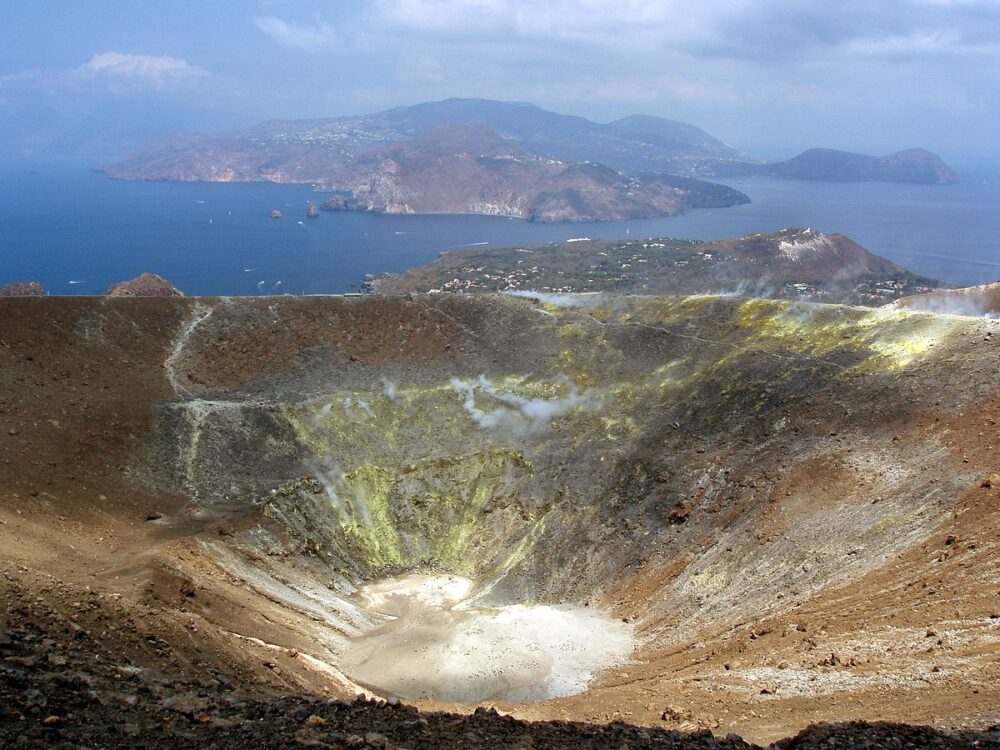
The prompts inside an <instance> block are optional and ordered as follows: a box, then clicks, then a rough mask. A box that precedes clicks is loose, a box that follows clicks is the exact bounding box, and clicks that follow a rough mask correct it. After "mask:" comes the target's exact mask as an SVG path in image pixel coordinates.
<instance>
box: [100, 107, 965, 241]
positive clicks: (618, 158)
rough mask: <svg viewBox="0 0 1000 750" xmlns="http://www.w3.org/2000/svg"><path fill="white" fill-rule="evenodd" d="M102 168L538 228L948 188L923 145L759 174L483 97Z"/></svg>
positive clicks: (660, 123) (619, 123) (349, 205)
mask: <svg viewBox="0 0 1000 750" xmlns="http://www.w3.org/2000/svg"><path fill="white" fill-rule="evenodd" d="M104 171H105V172H106V173H107V174H109V175H111V176H112V177H117V178H121V179H131V180H171V181H182V182H279V183H300V184H311V185H314V186H315V187H316V189H317V190H320V191H329V192H333V193H335V194H337V195H336V196H335V197H334V198H333V199H332V200H330V201H328V202H327V204H326V206H324V207H325V208H328V209H330V208H332V209H343V210H361V211H373V212H379V213H481V214H502V215H508V216H517V217H521V218H525V219H531V220H536V221H598V220H608V219H629V218H649V217H654V216H672V215H675V214H678V213H681V212H683V211H685V210H687V209H691V208H725V207H728V206H733V205H738V204H740V203H746V202H748V201H749V198H747V197H746V196H745V195H743V194H742V193H740V192H739V191H737V190H734V189H732V188H729V187H725V186H721V185H717V184H714V183H709V182H705V181H703V180H701V179H699V178H700V177H706V176H716V177H736V176H770V177H782V178H784V179H817V180H888V181H902V182H924V183H947V182H954V181H955V180H957V177H956V175H955V173H954V172H953V171H952V170H951V169H949V168H948V167H947V165H945V164H944V162H942V161H941V160H940V159H939V158H938V157H936V156H934V155H933V154H931V153H930V152H927V151H922V150H920V149H911V150H909V151H902V152H900V153H898V154H893V155H892V156H887V157H881V158H874V157H868V156H863V155H860V154H849V153H846V152H841V151H832V150H828V149H812V150H810V151H807V152H805V153H803V154H800V155H799V156H797V157H795V158H794V159H790V160H789V161H787V162H780V163H777V164H762V163H760V162H758V161H756V160H754V159H752V158H750V157H748V156H746V155H745V154H742V153H740V152H739V151H737V150H736V149H734V148H732V147H731V146H728V145H726V144H725V143H723V142H722V141H719V140H718V139H716V138H713V137H712V136H710V135H709V134H708V133H706V132H705V131H703V130H701V129H699V128H697V127H695V126H693V125H689V124H687V123H683V122H677V121H674V120H666V119H663V118H659V117H652V116H649V115H632V116H630V117H625V118H623V119H621V120H616V121H614V122H610V123H606V124H601V123H596V122H593V121H591V120H587V119H585V118H583V117H573V116H569V115H562V114H558V113H556V112H549V111H547V110H544V109H541V108H539V107H536V106H534V105H531V104H524V103H516V102H497V101H489V100H483V99H448V100H445V101H440V102H428V103H424V104H418V105H414V106H409V107H398V108H396V109H390V110H387V111H385V112H379V113H375V114H372V115H365V116H359V117H336V118H326V119H319V120H276V121H271V122H265V123H263V124H260V125H257V126H255V127H252V128H248V129H245V130H235V131H227V132H222V133H213V134H207V135H178V136H174V137H171V138H166V139H163V140H160V141H156V142H154V143H151V144H149V145H147V146H146V147H144V148H142V149H140V150H139V151H137V152H136V153H134V154H132V155H131V156H129V157H127V158H126V159H125V160H123V161H121V162H119V163H117V164H113V165H110V166H107V167H105V168H104Z"/></svg>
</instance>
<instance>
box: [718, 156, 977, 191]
mask: <svg viewBox="0 0 1000 750" xmlns="http://www.w3.org/2000/svg"><path fill="white" fill-rule="evenodd" d="M715 175H716V176H717V177H775V178H778V179H783V180H820V181H825V182H912V183H920V184H924V185H950V184H953V183H956V182H958V174H956V173H955V171H954V170H953V169H952V168H951V167H949V166H948V165H947V164H945V163H944V162H943V161H942V160H941V158H940V157H939V156H937V155H936V154H932V153H931V152H930V151H925V150H924V149H922V148H911V149H907V150H906V151H898V152H897V153H895V154H890V155H889V156H878V157H876V156H865V155H864V154H854V153H850V152H849V151H836V150H834V149H829V148H812V149H809V150H808V151H803V152H802V153H801V154H799V155H798V156H795V157H793V158H791V159H788V160H787V161H779V162H775V163H773V164H748V163H743V164H737V163H730V164H725V165H720V166H719V167H717V168H716V171H715Z"/></svg>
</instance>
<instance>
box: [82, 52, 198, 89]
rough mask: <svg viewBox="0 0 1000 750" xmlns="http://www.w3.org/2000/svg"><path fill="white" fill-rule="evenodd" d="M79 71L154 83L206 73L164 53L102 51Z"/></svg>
mask: <svg viewBox="0 0 1000 750" xmlns="http://www.w3.org/2000/svg"><path fill="white" fill-rule="evenodd" d="M79 72H81V73H84V74H86V75H91V76H104V77H108V78H116V79H124V80H132V81H146V82H149V83H152V84H154V85H157V86H159V85H163V84H165V83H175V82H178V81H184V80H191V79H196V78H202V77H204V76H206V75H208V73H207V72H206V71H205V70H203V69H202V68H199V67H198V66H197V65H192V64H191V63H189V62H188V61H187V60H182V59H180V58H177V57H168V56H166V55H160V56H155V55H127V54H123V53H121V52H102V53H100V54H97V55H94V56H93V57H92V58H90V62H88V63H86V64H85V65H83V66H82V67H81V68H80V69H79Z"/></svg>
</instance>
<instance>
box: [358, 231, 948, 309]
mask: <svg viewBox="0 0 1000 750" xmlns="http://www.w3.org/2000/svg"><path fill="white" fill-rule="evenodd" d="M939 286H940V284H939V282H937V281H935V280H934V279H930V278H927V277H924V276H918V275H917V274H914V273H911V272H910V271H907V270H906V269H905V268H902V267H901V266H898V265H896V264H895V263H893V262H892V261H889V260H887V259H886V258H882V257H880V256H878V255H875V254H873V253H871V252H869V251H868V250H866V249H865V248H863V247H862V246H861V245H859V244H857V243H856V242H854V241H852V240H851V239H850V238H848V237H846V236H844V235H842V234H825V233H823V232H819V231H817V230H815V229H811V228H803V229H785V230H782V231H780V232H772V233H755V234H750V235H746V236H744V237H734V238H731V239H725V240H717V241H713V242H699V241H696V240H678V239H669V238H655V239H647V240H633V241H595V240H574V241H570V242H561V243H551V244H548V245H542V246H535V247H511V248H475V249H467V250H455V251H450V252H447V253H443V254H442V255H441V256H440V257H439V258H438V259H437V260H435V261H434V262H432V263H430V264H428V265H425V266H422V267H419V268H414V269H412V270H409V271H406V272H405V273H401V274H395V275H389V276H383V277H379V278H373V279H371V280H370V281H369V287H370V289H371V291H373V292H375V293H377V294H405V293H410V292H424V293H431V294H435V293H448V292H461V293H479V292H508V293H511V292H513V293H520V292H525V291H527V290H530V291H531V292H539V293H543V294H544V293H552V294H565V293H580V292H620V293H627V294H653V295H662V294H679V295H688V294H739V295H743V296H756V297H774V298H778V299H802V300H809V301H814V302H836V303H845V304H853V305H866V306H870V307H878V306H881V305H884V304H886V303H889V302H892V301H894V300H896V299H899V298H900V297H902V296H905V295H913V294H921V293H926V292H930V291H932V290H934V289H936V288H938V287H939Z"/></svg>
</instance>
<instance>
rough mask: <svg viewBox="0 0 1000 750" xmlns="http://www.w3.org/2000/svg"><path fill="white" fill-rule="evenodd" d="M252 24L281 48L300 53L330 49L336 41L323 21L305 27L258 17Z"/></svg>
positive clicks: (332, 31) (304, 25) (335, 37)
mask: <svg viewBox="0 0 1000 750" xmlns="http://www.w3.org/2000/svg"><path fill="white" fill-rule="evenodd" d="M253 22H254V26H256V27H257V28H258V29H259V30H260V31H262V32H264V33H265V34H267V35H268V36H269V37H271V39H273V40H274V41H275V42H277V43H278V44H280V45H281V46H282V47H288V48H289V49H295V50H299V51H301V52H313V53H315V52H320V51H322V50H325V49H330V48H332V47H333V46H334V44H335V43H336V41H337V35H336V33H335V32H334V30H333V27H332V26H330V24H328V23H326V22H325V21H324V22H318V23H315V24H311V25H306V24H298V23H293V22H291V21H285V20H284V19H281V18H277V17H275V16H259V17H257V18H255V19H254V21H253Z"/></svg>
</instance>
